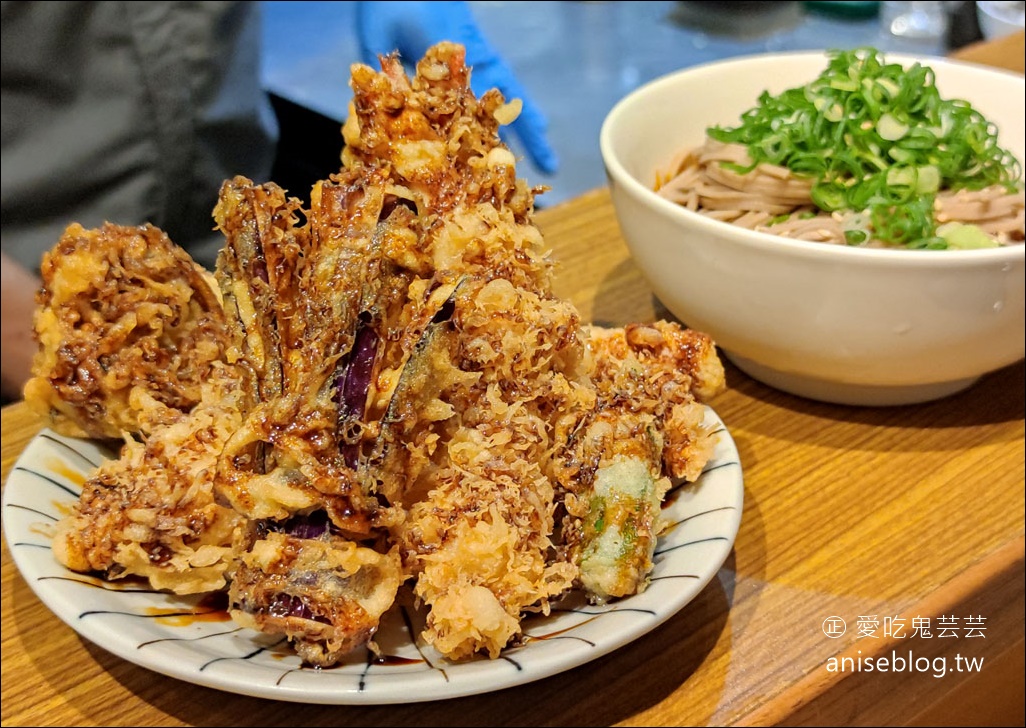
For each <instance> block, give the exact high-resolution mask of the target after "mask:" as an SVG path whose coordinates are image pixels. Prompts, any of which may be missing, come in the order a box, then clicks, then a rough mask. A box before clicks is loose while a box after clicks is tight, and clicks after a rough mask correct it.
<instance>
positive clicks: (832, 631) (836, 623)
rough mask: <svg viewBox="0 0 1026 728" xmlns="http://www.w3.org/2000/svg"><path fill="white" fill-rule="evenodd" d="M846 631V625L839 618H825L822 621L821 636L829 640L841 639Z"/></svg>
mask: <svg viewBox="0 0 1026 728" xmlns="http://www.w3.org/2000/svg"><path fill="white" fill-rule="evenodd" d="M847 629H848V625H846V624H845V623H844V620H843V619H841V618H840V617H827V618H826V619H824V620H823V634H825V635H826V636H827V637H829V638H830V639H837V638H838V637H841V636H842V635H844V632H845V630H847Z"/></svg>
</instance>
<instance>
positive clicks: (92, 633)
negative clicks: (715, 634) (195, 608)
mask: <svg viewBox="0 0 1026 728" xmlns="http://www.w3.org/2000/svg"><path fill="white" fill-rule="evenodd" d="M703 407H704V408H705V411H706V421H707V423H709V424H712V425H713V426H714V432H715V433H716V437H717V442H716V446H715V451H714V453H713V456H712V457H711V458H710V460H709V463H707V465H706V468H705V469H704V470H703V473H702V475H701V476H700V478H699V479H698V480H697V481H696V482H695V483H690V484H686V485H683V486H681V487H680V488H679V489H676V497H677V498H679V499H683V500H687V499H690V498H696V499H698V498H701V497H702V493H703V489H708V488H717V489H719V490H720V491H721V492H720V493H719V495H721V496H722V499H723V501H724V502H723V504H721V505H720V506H718V507H717V508H715V509H710V511H704V512H698V513H694V514H691V515H690V516H689V518H693V517H695V516H697V515H702V514H703V513H708V512H711V511H717V512H719V516H718V518H717V519H716V525H717V529H716V533H715V535H714V536H710V537H708V538H705V539H697V540H696V541H694V542H690V541H682V542H681V543H679V544H678V543H676V542H671V541H667V539H668V538H669V537H670V536H673V535H674V534H677V533H678V529H677V526H679V525H680V523H678V524H677V525H676V526H674V527H673V528H671V529H668V531H667V532H665V533H663V534H661V535H660V538H659V542H658V544H657V547H656V557H655V560H656V564H655V568H654V569H653V577H654V578H653V580H652V582H651V583H650V584H649V586H648V587H647V588H646V590H645V591H644V592H642V593H640V594H638V595H635V596H632V597H627V598H625V599H623V600H618V601H616V602H611V603H609V604H607V605H600V606H593V605H587V604H583V603H582V606H581V607H580V608H578V609H575V610H573V611H572V612H557V613H556V615H555V616H551V617H548V618H541V617H538V618H534V617H532V618H527V620H530V621H527V620H525V622H524V625H525V630H524V631H525V637H526V639H525V642H524V644H523V645H521V646H517V647H511V648H507V649H506V650H504V651H503V654H502V655H501V656H500V657H499V658H496V659H495V660H489V659H487V658H478V659H474V660H471V661H469V662H460V663H452V662H449V661H447V660H445V659H444V658H441V659H439V660H432V659H429V657H428V656H425V659H424V662H423V665H422V666H421V667H418V668H417V670H416V671H414V670H408V669H397V670H388V669H386V668H383V667H380V666H376V665H374V664H372V662H371V661H370V660H368V661H367V662H365V663H364V664H363V667H362V675H360V676H358V675H357V665H358V664H359V663H357V662H355V661H354V662H351V663H348V664H346V665H345V666H344V667H343V670H338V669H336V668H328V669H325V670H317V669H315V668H309V667H304V666H302V665H300V664H299V662H298V657H295V655H294V652H293V651H292V650H291V649H289V650H288V653H285V654H284V655H283V656H281V657H280V658H277V659H280V662H279V663H278V668H279V674H278V677H277V679H276V680H274V681H270V682H268V680H253V679H252V678H251V676H247V675H246V673H247V671H248V668H250V667H253V665H252V664H248V665H243V664H242V663H240V660H239V659H234V658H240V655H238V654H236V655H224V657H227V658H233V663H232V664H233V665H234V667H233V668H232V669H230V670H227V671H224V670H211V671H210V672H207V671H206V669H205V667H206V665H204V666H203V667H201V668H200V669H197V668H196V667H195V666H194V665H191V664H187V662H186V661H184V660H176V659H168V653H169V652H170V653H171V657H173V656H174V654H175V653H177V652H178V651H180V650H178V649H177V648H178V647H181V646H183V645H186V647H185V650H186V652H187V654H188V655H190V656H192V657H196V656H198V655H199V654H200V653H199V652H197V650H196V647H195V646H193V647H192V649H191V651H190V649H189V647H188V646H187V645H188V644H189V641H188V640H186V639H185V638H180V637H164V636H160V635H163V634H164V632H163V631H161V632H159V633H158V632H155V631H154V632H153V634H154V635H155V636H158V638H159V640H165V639H166V640H171V641H169V642H168V643H167V645H165V646H164V647H163V648H160V649H156V650H143V649H142V647H143V645H148V644H149V641H144V642H142V643H132V642H131V638H130V637H129V634H134V633H135V630H130V631H129V632H128V633H116V632H113V631H112V630H113V628H112V627H104V626H103V624H104V623H103V622H102V621H101V620H99V619H95V620H92V621H89V622H85V621H83V619H82V613H78V610H79V609H80V607H72V606H69V605H70V604H71V600H73V598H81V595H78V594H73V593H72V592H73V591H74V590H73V589H71V586H70V584H69V582H70V583H71V584H75V583H78V584H85V585H86V586H84V587H83V588H89V589H93V588H95V587H96V586H97V585H102V584H106V585H108V586H104V587H102V588H101V589H99V590H98V591H100V592H102V595H103V596H102V598H103V599H113V601H114V602H116V603H120V602H123V601H125V600H126V598H127V597H126V595H127V594H129V593H132V594H135V593H143V594H148V595H149V596H148V597H147V599H149V601H150V603H151V606H150V607H148V608H150V609H154V608H156V607H153V606H152V604H154V603H156V601H160V600H163V601H166V602H168V603H169V604H171V605H178V606H182V605H185V606H187V605H188V604H189V602H192V601H196V600H198V599H200V598H201V597H200V596H195V597H180V596H176V595H174V594H167V593H162V592H157V591H155V590H152V589H140V590H127V589H118V588H109V585H110V584H111V583H110V582H102V580H100V579H99V578H97V577H93V576H89V575H84V574H78V573H75V572H72V571H70V570H68V569H66V568H65V567H64V566H63V565H61V564H59V563H58V562H57V560H56V559H55V558H53V556H52V551H51V549H50V538H48V537H47V536H46V534H45V533H44V531H45V527H46V525H47V522H48V523H49V525H50V526H51V527H52V526H53V525H56V521H57V517H56V516H55V515H54V514H53V513H48V512H46V511H45V510H44V509H41V508H34V507H31V505H29V506H26V504H25V503H28V504H35V503H36V501H38V500H39V499H40V498H51V499H54V508H55V509H59V505H60V504H62V503H69V504H70V503H73V502H74V501H75V500H77V493H75V492H74V491H77V490H80V489H81V487H80V485H79V486H78V487H77V488H76V486H75V483H74V482H72V479H70V478H68V477H67V476H66V475H62V474H60V473H57V472H55V471H54V470H53V469H52V468H51V469H50V470H46V469H45V468H42V467H40V466H39V465H38V464H37V462H38V461H40V459H41V458H42V457H43V456H45V455H49V456H51V457H52V456H53V454H52V452H51V451H52V450H53V449H55V448H68V449H69V450H71V451H74V452H76V453H78V457H80V458H81V459H82V462H88V463H90V464H91V465H95V464H96V463H95V462H93V461H94V460H95V459H96V458H100V457H104V450H103V444H102V443H101V442H99V441H96V440H89V439H84V438H75V437H67V436H62V435H60V434H57V433H56V432H54V431H53V430H50V429H49V428H44V429H43V430H42V431H41V432H39V433H38V434H37V435H35V436H34V437H33V438H32V440H31V441H30V442H29V443H28V444H27V445H26V447H25V448H24V449H23V450H22V452H21V453H20V454H19V456H18V458H17V460H16V461H15V463H14V465H13V466H12V468H11V470H10V472H9V474H8V476H7V481H6V483H5V484H4V491H3V502H2V518H3V527H4V529H3V530H4V537H5V539H6V541H7V546H8V550H9V551H10V555H11V561H12V562H13V563H14V565H15V567H16V568H17V570H18V572H19V574H20V576H21V577H22V579H24V580H25V582H26V583H27V584H28V585H29V588H30V589H31V590H32V592H33V593H34V594H35V596H36V597H37V598H38V599H39V600H40V601H41V602H43V604H44V606H46V608H47V609H48V610H49V611H50V612H51V613H53V614H54V615H55V616H57V617H58V618H59V619H60V620H61V621H62V622H63V623H64V624H65V625H66V626H68V627H69V628H70V629H72V630H73V631H74V632H76V633H77V634H78V635H79V636H80V637H82V638H84V639H86V640H88V641H89V642H91V643H92V644H95V645H96V646H98V647H100V648H101V649H103V650H105V651H106V652H109V653H111V654H113V655H115V656H117V657H119V658H121V659H123V660H125V661H127V662H131V663H133V664H135V665H136V666H139V667H143V668H145V669H148V670H150V671H153V672H156V673H159V674H162V675H165V676H168V677H172V678H175V679H178V680H182V681H183V682H186V683H191V684H194V685H199V686H202V687H208V688H212V689H216V690H222V691H225V692H229V693H236V694H239V695H247V696H251V697H260V698H269V699H274V700H283V701H288V702H296V703H305V704H322V705H388V704H395V703H413V702H424V701H434V700H442V699H450V698H458V697H466V696H469V695H476V694H481V693H487V692H493V691H497V690H502V689H506V688H510V687H515V686H518V685H523V684H526V683H530V682H534V681H536V680H541V679H544V678H547V677H551V676H553V675H556V674H559V673H561V672H565V671H567V670H570V669H573V668H575V667H579V666H580V665H583V664H586V663H588V662H591V661H593V660H595V659H598V658H599V657H603V656H605V655H608V654H609V653H612V652H614V651H616V650H618V649H620V648H622V647H624V646H625V645H627V644H629V643H631V642H633V641H635V640H637V639H639V638H640V637H642V636H643V635H645V634H647V633H649V632H651V631H653V630H654V629H656V628H657V627H658V626H660V625H661V624H663V623H664V622H666V621H667V620H668V619H670V618H671V617H673V616H674V615H676V614H677V613H679V612H680V611H681V610H683V609H684V607H686V606H687V605H688V604H689V603H690V602H691V601H693V600H694V599H695V597H697V596H698V594H700V593H701V592H702V591H703V590H704V589H705V588H706V586H707V585H708V584H709V582H710V581H711V580H712V579H713V578H714V577H715V576H716V574H717V573H718V572H719V570H720V569H721V568H722V566H723V564H724V562H725V561H726V560H727V557H728V556H729V554H730V552H731V551H732V550H733V548H734V543H735V540H736V536H737V532H738V529H739V528H740V523H741V517H742V512H743V507H744V478H743V468H742V464H741V459H740V455H739V453H738V451H737V446H736V443H735V441H734V439H733V436H732V435H731V433H730V431H729V430H728V428H727V426H726V425H725V424H724V422H723V420H722V419H721V418H720V417H719V415H718V414H717V413H716V412H715V411H714V410H713V409H712V407H710V406H709V405H703ZM55 443H56V444H55ZM108 453H109V451H108ZM108 456H109V455H108ZM40 470H42V471H43V472H42V473H40V472H38V471H40ZM78 471H79V474H80V475H81V476H82V477H83V478H84V477H87V476H88V473H89V472H91V470H90V469H88V468H87V467H86V466H84V465H82V464H81V463H79V467H78ZM37 477H42V478H43V479H45V480H46V481H48V483H49V484H48V485H47V488H54V489H56V490H55V491H53V492H51V493H50V495H49V496H43V495H40V494H39V493H36V494H35V499H33V498H31V497H26V496H27V494H26V491H25V490H24V489H25V488H31V487H32V484H31V482H30V481H31V480H33V479H35V478H37ZM54 493H56V495H55V494H54ZM61 494H63V495H61ZM706 497H709V496H708V491H707V490H706ZM57 498H60V500H57ZM19 500H24V501H25V503H20V502H18V501H19ZM680 507H681V508H684V509H685V511H684V514H686V513H688V511H687V510H686V504H685V505H682V506H680ZM33 514H35V515H33ZM684 514H682V515H684ZM33 519H34V520H33ZM684 520H686V519H684ZM41 522H42V526H40V523H41ZM33 524H34V525H35V526H36V528H35V529H33V527H32V526H33ZM12 528H13V532H12ZM12 535H13V539H12ZM696 535H697V534H696ZM28 536H31V538H29V539H27V537H28ZM51 537H52V534H51ZM23 539H26V540H23ZM32 539H34V540H32ZM44 541H45V543H44ZM703 542H704V543H703ZM696 544H697V545H698V546H700V554H701V555H702V556H701V558H699V559H698V560H697V561H696V562H695V563H698V564H699V565H700V568H699V569H696V570H695V571H696V572H697V573H695V574H691V573H686V574H685V573H681V574H676V575H674V574H668V575H665V578H668V579H669V580H670V581H676V580H677V578H678V577H681V576H687V577H693V578H690V579H689V580H688V581H687V582H686V586H685V588H684V589H682V590H681V591H682V592H683V594H684V596H683V597H679V596H678V597H677V598H676V599H674V598H673V597H674V595H673V593H672V592H671V593H670V599H669V600H668V601H669V603H668V604H663V603H660V602H659V601H658V599H657V597H659V596H662V594H663V592H666V591H667V590H668V588H669V587H665V588H664V587H663V586H662V585H661V583H660V573H661V572H660V566H661V564H663V563H664V558H665V560H666V563H669V561H670V560H672V559H673V557H672V556H665V554H666V553H668V552H670V551H673V550H675V549H677V548H680V547H681V546H694V545H696ZM40 550H45V551H46V553H47V557H48V561H47V562H45V563H46V565H47V566H49V568H50V569H52V570H53V573H45V572H44V570H43V569H41V568H40V567H39V564H40V563H43V562H40V561H39V559H40V558H46V557H39V551H40ZM32 555H35V556H36V557H38V558H36V559H33V558H32ZM674 563H676V562H674ZM578 596H579V595H578ZM144 601H145V600H144ZM650 602H655V603H656V604H655V605H654V606H653V605H650ZM77 603H79V604H81V602H77ZM557 606H558V605H557ZM126 609H127V607H126ZM99 611H104V610H99ZM617 612H619V613H622V614H625V615H626V614H628V613H629V614H630V619H633V620H634V621H633V622H630V623H629V625H630V627H629V628H628V629H626V630H625V631H623V632H622V633H618V632H616V631H612V630H603V631H602V632H601V633H600V635H599V636H600V639H593V640H591V641H589V640H588V639H585V637H587V636H590V632H587V631H586V630H587V625H586V623H587V622H591V621H592V619H595V620H601V619H605V621H604V622H603V624H606V623H607V622H608V621H609V619H611V618H612V617H610V616H609V615H611V614H613V613H617ZM639 613H647V614H648V615H649V616H648V617H638V614H639ZM90 614H92V612H90ZM569 614H574V615H579V616H581V617H582V618H584V617H587V620H583V619H582V622H581V623H580V624H570V625H568V627H567V628H568V629H570V630H574V631H576V632H577V635H581V634H583V635H584V636H583V637H578V636H577V635H574V639H575V642H574V643H573V644H572V645H571V646H569V647H568V645H567V644H565V643H561V644H560V645H559V647H558V649H555V648H551V647H550V648H543V647H537V648H535V649H534V651H533V652H529V650H531V648H532V646H533V645H535V644H538V645H545V644H554V643H547V642H546V639H545V638H535V637H532V636H531V635H530V633H529V627H530V626H532V625H537V624H544V623H545V622H546V621H552V622H558V620H560V619H565V618H566V617H567V615H569ZM596 615H598V616H596ZM115 616H117V615H115ZM128 616H142V615H140V614H134V613H132V614H129V615H128ZM642 620H644V621H642ZM146 624H149V625H152V624H155V621H154V622H148V621H147V622H146ZM225 624H226V628H227V629H229V630H230V631H231V633H238V634H240V636H241V637H242V638H243V640H244V641H245V640H248V643H247V644H250V645H251V646H254V647H260V648H261V650H264V651H267V652H268V654H273V646H274V645H273V639H274V638H273V637H272V636H270V635H263V634H261V633H259V632H253V631H251V630H244V629H243V628H241V627H239V626H238V625H233V624H232V622H231V620H230V618H229V619H228V621H227V622H226V623H225ZM582 624H584V625H585V626H584V627H582V626H581V625H582ZM153 629H155V628H153ZM582 630H584V631H582ZM211 634H213V633H211ZM225 634H227V633H225ZM112 635H113V636H114V637H117V638H116V639H113V640H112V639H111V637H112ZM207 636H210V634H204V635H203V636H200V637H196V638H189V640H191V639H196V640H200V639H205V638H206V637H207ZM408 636H409V635H408V633H407V637H408ZM226 639H228V638H226ZM577 639H580V642H576V640H577ZM264 643H269V644H264ZM172 644H176V648H174V649H172V648H171V647H170V645H172ZM196 644H199V643H198V642H196ZM411 645H412V643H411ZM412 646H413V647H415V646H416V645H412ZM551 653H555V654H554V656H553V654H551ZM290 654H291V657H294V658H295V659H294V660H291V659H290ZM161 658H163V659H161ZM219 659H221V658H215V659H213V660H211V663H210V664H213V663H214V662H217V661H218V660H219ZM293 663H294V664H293ZM243 667H245V668H246V669H242V668H243ZM259 669H261V670H266V666H264V665H261V666H260V668H259ZM371 670H374V671H375V672H374V681H375V682H374V683H372V682H370V681H369V680H367V679H366V678H367V677H368V675H369V674H370V671H371ZM294 671H298V672H300V673H301V675H303V677H301V678H300V679H299V680H298V681H297V680H294V679H293V680H291V684H290V680H289V678H290V676H291V673H292V672H294ZM337 675H342V676H343V679H341V680H336V679H334V678H335V676H337ZM393 675H396V676H398V677H399V678H401V683H402V684H401V687H400V686H392V685H391V683H392V682H394V680H393ZM310 676H316V677H310ZM268 679H269V678H268ZM315 681H317V682H316V683H315ZM312 684H313V685H316V687H312V686H311V685H312Z"/></svg>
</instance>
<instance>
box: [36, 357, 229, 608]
mask: <svg viewBox="0 0 1026 728" xmlns="http://www.w3.org/2000/svg"><path fill="white" fill-rule="evenodd" d="M139 396H140V397H142V398H144V400H145V401H141V402H139V403H138V407H137V411H138V412H139V422H140V425H141V426H142V429H143V430H146V431H149V432H151V433H153V434H151V435H148V436H144V439H143V441H141V442H140V441H137V440H134V439H131V438H128V439H126V442H125V445H124V448H123V450H122V453H121V456H120V457H119V458H117V459H115V460H108V461H106V462H104V463H103V464H102V465H100V467H99V468H98V470H97V472H96V473H95V474H94V475H93V476H92V477H90V478H89V479H88V480H87V481H86V483H85V484H84V486H83V489H82V496H81V498H80V499H79V500H78V502H77V503H76V504H75V509H74V511H73V512H72V513H70V514H69V515H68V516H66V517H65V518H63V519H62V520H61V521H60V522H59V523H58V526H57V532H56V535H55V536H54V540H53V552H54V555H55V556H56V557H57V560H58V561H60V562H61V563H62V564H64V565H65V566H67V567H68V568H69V569H72V570H74V571H83V572H86V571H97V572H102V573H103V574H104V575H105V576H106V578H108V579H118V578H123V577H127V576H137V577H142V578H146V579H148V580H149V581H150V584H151V585H152V586H153V587H154V588H156V589H167V590H169V591H173V592H175V593H177V594H194V593H200V592H207V591H216V590H220V589H223V588H224V587H225V584H226V580H225V571H226V569H227V568H228V566H229V565H230V564H231V563H232V561H233V559H234V553H233V545H234V540H235V538H236V536H237V534H236V531H237V530H238V529H240V528H241V527H243V525H244V524H245V523H246V520H245V519H244V518H243V517H242V515H241V514H239V513H238V512H236V511H234V510H232V509H230V508H225V507H223V506H220V505H218V504H217V503H216V502H215V500H214V494H213V476H214V469H215V466H216V463H217V457H218V453H219V452H220V450H221V448H222V447H223V446H224V443H225V442H226V441H227V439H228V437H229V436H230V435H231V434H232V432H234V430H235V429H236V428H237V427H238V426H239V423H240V421H241V414H240V411H239V409H238V405H239V400H240V392H239V390H238V387H237V378H236V377H235V376H234V373H233V372H232V371H231V370H230V368H228V367H225V366H222V365H215V366H213V367H212V369H211V376H210V379H209V380H208V381H207V382H205V383H204V384H203V389H202V399H201V401H200V403H199V404H197V405H196V406H195V407H194V408H193V409H192V410H191V411H190V412H189V413H183V412H181V411H179V410H176V409H174V408H172V407H168V406H167V405H166V404H164V403H162V402H159V401H158V400H156V399H154V398H152V397H149V396H148V395H139ZM151 420H152V422H151Z"/></svg>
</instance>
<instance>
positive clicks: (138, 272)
mask: <svg viewBox="0 0 1026 728" xmlns="http://www.w3.org/2000/svg"><path fill="white" fill-rule="evenodd" d="M42 279H43V285H42V288H41V289H40V291H39V292H38V294H37V313H36V316H35V320H34V327H35V335H36V338H37V340H38V342H39V351H38V352H37V354H36V356H35V360H34V362H33V367H32V373H33V378H32V379H31V380H30V381H29V382H28V383H27V384H26V386H25V399H26V401H27V402H28V403H29V405H31V406H32V407H33V409H35V410H36V411H38V412H39V413H40V414H42V415H44V416H45V417H46V418H47V421H48V424H49V425H50V426H51V427H53V428H54V429H55V430H57V431H59V432H62V433H64V434H67V435H72V436H82V435H85V436H89V437H101V438H103V437H106V438H120V437H121V436H122V434H123V433H125V432H129V433H134V432H139V431H140V430H141V428H142V426H143V425H142V423H141V422H140V420H139V412H138V410H137V409H136V407H135V406H134V405H133V402H134V401H136V399H138V398H141V397H152V398H154V399H156V400H157V401H158V402H162V403H163V404H165V405H167V406H168V407H170V408H173V409H175V410H178V411H180V412H187V411H188V410H189V409H191V408H192V407H193V406H194V405H195V404H196V403H197V402H199V400H200V389H201V386H202V382H203V380H204V379H205V378H206V377H207V376H208V375H209V373H210V369H211V366H212V364H213V363H214V362H216V361H219V360H221V359H222V358H223V353H224V348H225V333H224V313H223V309H222V308H221V303H220V301H219V299H218V296H217V294H216V292H215V291H214V290H213V289H212V288H211V286H210V285H209V282H208V275H207V273H206V272H205V271H204V270H203V269H202V268H201V267H200V266H199V265H198V264H196V263H195V262H194V261H193V260H192V259H191V258H190V257H189V255H188V253H186V252H185V251H184V250H182V249H181V248H180V247H178V246H176V245H175V244H174V243H172V242H171V240H170V239H169V238H168V237H167V235H165V234H164V233H163V232H161V231H160V230H158V229H157V228H155V227H152V226H150V225H144V226H141V227H124V226H118V225H112V224H106V225H104V226H102V227H101V228H99V229H96V230H86V229H85V228H83V227H82V226H81V225H78V224H72V225H70V226H69V227H68V229H67V231H66V232H65V233H64V235H63V236H62V237H61V239H60V241H58V243H57V244H56V246H55V247H54V248H53V249H52V250H50V251H48V252H47V253H46V254H45V255H44V256H43V261H42Z"/></svg>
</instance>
